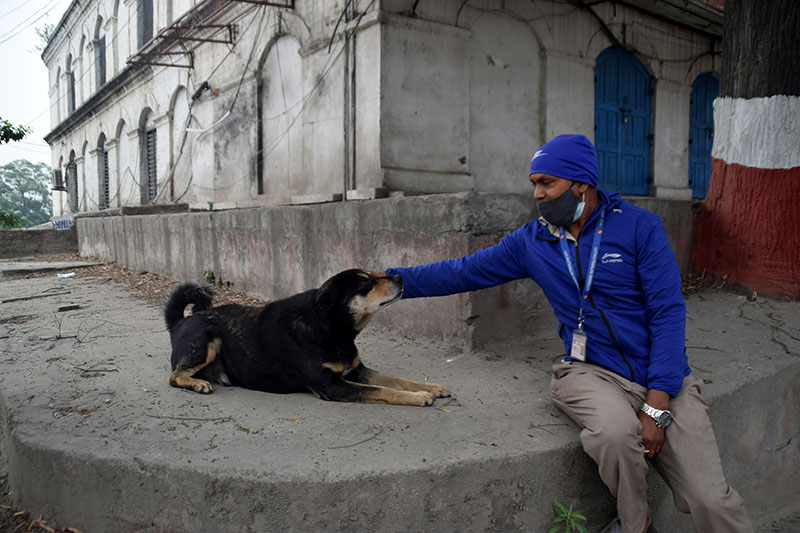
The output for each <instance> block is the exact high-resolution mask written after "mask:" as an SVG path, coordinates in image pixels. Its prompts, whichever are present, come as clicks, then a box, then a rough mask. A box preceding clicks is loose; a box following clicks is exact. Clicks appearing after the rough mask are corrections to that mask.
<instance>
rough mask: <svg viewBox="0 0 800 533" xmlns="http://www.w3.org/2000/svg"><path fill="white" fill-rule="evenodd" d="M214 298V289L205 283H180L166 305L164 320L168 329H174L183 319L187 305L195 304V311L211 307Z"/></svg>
mask: <svg viewBox="0 0 800 533" xmlns="http://www.w3.org/2000/svg"><path fill="white" fill-rule="evenodd" d="M213 299H214V290H213V289H212V288H211V287H208V286H205V285H197V284H195V283H184V284H182V285H178V286H177V287H176V288H175V289H174V290H173V291H172V294H170V295H169V299H168V300H167V303H166V304H165V305H164V320H165V321H166V322H167V330H168V331H170V332H171V331H172V328H174V327H175V324H177V323H178V322H179V321H180V320H181V319H183V312H184V311H185V310H186V306H187V305H189V304H194V309H193V312H195V313H196V312H197V311H204V310H206V309H211V300H213Z"/></svg>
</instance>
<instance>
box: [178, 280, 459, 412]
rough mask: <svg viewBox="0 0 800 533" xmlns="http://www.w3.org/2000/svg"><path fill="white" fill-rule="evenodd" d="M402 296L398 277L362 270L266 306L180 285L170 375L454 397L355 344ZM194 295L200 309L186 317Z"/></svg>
mask: <svg viewBox="0 0 800 533" xmlns="http://www.w3.org/2000/svg"><path fill="white" fill-rule="evenodd" d="M402 295H403V282H402V279H401V278H400V276H380V277H379V276H375V275H373V274H372V273H370V272H368V271H365V270H358V269H352V270H345V271H344V272H340V273H339V274H336V275H335V276H333V277H332V278H330V279H328V280H327V281H326V282H325V283H323V284H322V286H321V287H320V288H318V289H312V290H309V291H306V292H302V293H300V294H296V295H294V296H291V297H289V298H286V299H283V300H278V301H275V302H270V303H268V304H266V305H264V306H258V307H252V306H243V305H238V304H230V305H223V306H220V307H212V305H211V302H212V300H213V296H214V292H213V290H212V289H211V288H210V287H207V286H202V285H197V284H193V283H187V284H183V285H180V286H178V287H177V288H175V290H173V291H172V294H171V295H170V297H169V299H168V300H167V302H166V305H165V307H164V318H165V321H166V323H167V330H168V331H169V334H170V341H171V343H172V356H171V365H172V373H171V374H170V376H169V384H170V385H172V386H174V387H181V388H185V389H190V390H193V391H195V392H199V393H204V394H208V393H211V392H213V390H214V389H213V386H212V383H218V384H222V385H236V386H240V387H244V388H247V389H254V390H259V391H265V392H272V393H279V394H288V393H295V392H303V391H310V392H312V393H313V394H314V395H315V396H316V397H317V398H320V399H323V400H334V401H343V402H362V403H388V404H395V405H419V406H425V405H431V404H432V403H433V401H434V398H442V397H447V396H450V391H449V390H448V388H447V387H445V386H444V385H438V384H434V383H421V382H418V381H412V380H410V379H405V378H401V377H394V376H389V375H386V374H382V373H380V372H377V371H375V370H372V369H369V368H367V367H366V366H364V363H363V362H362V361H361V358H360V357H359V355H358V349H357V348H356V345H355V338H356V336H357V335H358V334H359V333H360V332H361V331H362V330H363V329H364V327H365V326H366V325H367V323H368V322H369V320H370V318H372V316H373V315H374V314H375V312H377V311H378V310H379V309H381V308H382V307H386V306H387V305H389V304H391V303H393V302H395V301H397V300H398V299H400V297H401V296H402ZM189 304H193V306H194V307H193V309H192V314H191V315H189V316H184V313H185V310H186V307H187V306H188V305H189Z"/></svg>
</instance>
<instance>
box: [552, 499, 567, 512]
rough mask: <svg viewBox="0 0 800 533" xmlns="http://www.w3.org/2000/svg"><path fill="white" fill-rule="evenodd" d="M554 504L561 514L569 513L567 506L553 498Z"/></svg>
mask: <svg viewBox="0 0 800 533" xmlns="http://www.w3.org/2000/svg"><path fill="white" fill-rule="evenodd" d="M553 505H554V506H555V508H556V511H557V512H559V513H561V514H569V513H568V512H567V509H566V507H564V506H563V505H561V503H560V502H559V501H558V500H553Z"/></svg>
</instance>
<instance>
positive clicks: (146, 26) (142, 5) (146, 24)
mask: <svg viewBox="0 0 800 533" xmlns="http://www.w3.org/2000/svg"><path fill="white" fill-rule="evenodd" d="M136 10H137V15H138V16H137V18H138V19H139V48H141V47H142V46H144V45H145V44H147V42H148V41H149V40H150V39H152V38H153V0H139V1H138V4H137V6H136Z"/></svg>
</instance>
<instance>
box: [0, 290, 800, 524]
mask: <svg viewBox="0 0 800 533" xmlns="http://www.w3.org/2000/svg"><path fill="white" fill-rule="evenodd" d="M65 291H69V293H66V294H63V293H64V292H65ZM47 293H62V294H54V295H53V296H47V297H38V298H34V299H29V300H17V301H13V302H9V303H4V304H0V371H1V374H0V376H1V377H0V402H1V403H2V405H0V444H2V446H0V451H2V456H1V458H2V461H3V466H4V468H5V469H6V470H7V472H8V486H9V490H10V493H11V497H12V500H13V501H14V503H15V504H16V505H17V506H18V507H19V508H21V509H24V510H26V511H29V512H31V513H32V514H33V515H38V514H40V513H41V514H43V515H44V516H45V517H47V518H48V519H49V520H54V521H56V522H58V523H61V524H63V525H68V526H72V527H75V528H78V529H80V530H82V531H111V530H113V531H433V530H439V531H546V530H547V529H549V526H550V525H551V521H552V518H553V513H552V510H551V505H552V501H553V500H556V499H557V500H559V501H561V502H574V503H575V505H576V506H577V507H578V508H580V509H581V510H583V511H584V513H585V514H586V515H587V516H588V517H589V525H590V526H591V530H593V531H596V530H597V529H598V528H599V527H600V526H601V525H602V524H603V523H605V522H606V521H607V520H608V519H610V518H611V516H612V515H613V513H614V502H613V499H612V498H611V496H610V495H609V494H608V491H607V490H606V489H605V488H604V487H603V485H602V483H601V482H600V480H599V477H598V476H597V473H596V467H595V466H594V464H593V463H592V462H591V460H590V459H588V458H587V457H586V456H585V455H584V454H583V452H582V450H581V447H580V441H579V437H578V430H577V427H576V426H575V425H574V424H573V423H572V422H571V421H570V420H569V419H568V418H566V417H565V416H564V415H563V414H561V413H560V412H559V411H558V410H557V409H556V408H555V407H553V406H552V404H551V403H550V400H549V393H548V383H549V379H550V376H549V374H548V370H549V368H550V364H551V362H552V361H553V359H555V358H556V357H557V356H558V355H559V354H561V353H563V347H562V345H561V343H560V341H558V340H557V339H555V333H554V331H555V329H554V320H553V319H552V317H551V316H550V314H549V313H542V314H541V315H537V316H535V317H534V318H533V320H532V323H531V329H530V332H531V334H532V336H531V337H530V338H529V339H527V340H524V341H520V342H516V343H515V344H513V345H494V346H492V347H491V349H489V350H484V351H481V352H470V353H459V352H458V351H457V350H455V349H452V348H450V347H448V346H442V345H437V344H435V343H432V342H430V341H429V340H426V339H423V338H413V337H412V336H410V335H409V333H410V332H408V331H396V330H385V329H380V328H378V327H373V328H370V327H368V328H367V330H366V331H365V333H364V334H363V335H362V336H361V337H359V343H358V344H359V347H360V349H361V354H362V359H363V360H364V361H365V362H367V363H368V364H369V365H370V366H373V367H375V368H377V369H379V370H382V371H385V372H389V373H396V374H399V375H403V376H407V377H411V378H415V379H427V380H430V381H435V382H440V383H445V384H447V385H449V386H450V388H451V389H452V391H453V393H454V397H453V398H450V399H440V400H437V401H436V403H435V404H434V406H432V407H427V408H421V407H398V406H382V405H360V404H342V403H333V402H324V401H320V400H317V399H316V398H314V397H313V396H312V395H311V394H296V395H289V396H280V395H271V394H265V393H259V392H253V391H246V390H242V389H238V388H224V387H218V388H217V389H216V391H215V392H214V393H213V394H211V395H208V396H202V395H199V394H196V393H191V392H184V391H181V390H178V389H174V388H171V387H169V386H168V385H167V376H168V373H169V360H168V358H169V338H168V335H167V333H166V331H165V327H164V324H163V320H162V318H161V312H160V309H158V308H157V307H156V306H152V305H148V304H146V303H143V302H142V301H141V300H137V299H135V298H134V297H133V296H132V295H131V294H130V293H129V292H128V291H127V290H126V289H125V288H122V287H120V286H116V285H110V284H108V283H107V282H106V281H105V280H103V279H98V278H91V277H82V276H80V275H78V276H76V277H75V278H72V279H56V278H55V277H53V278H50V277H47V278H38V279H31V280H2V278H0V300H4V299H9V298H19V297H25V296H38V295H43V294H47ZM71 304H77V305H79V306H80V308H79V309H76V310H73V311H68V312H63V313H62V312H55V310H56V309H57V308H59V307H63V306H67V305H71ZM403 305H405V302H399V303H397V304H395V305H394V306H392V307H390V308H388V309H386V310H385V311H382V313H385V314H387V315H391V313H395V312H398V309H399V308H400V306H403ZM688 309H689V311H688V313H689V321H688V325H689V330H688V345H689V346H690V349H689V351H690V359H691V363H692V366H693V369H694V371H695V372H697V374H698V375H699V376H701V377H702V378H704V379H705V380H706V381H707V385H706V387H705V389H704V395H705V396H706V398H707V399H708V400H709V402H710V406H711V415H712V419H713V421H714V424H715V431H716V434H717V438H718V441H719V445H720V448H721V453H722V458H723V463H724V465H725V469H726V473H727V475H728V477H729V481H730V482H731V484H732V485H733V486H735V487H736V488H737V490H739V492H740V493H741V494H742V495H743V496H744V498H745V500H746V502H747V506H748V509H749V511H750V513H751V516H752V517H753V519H754V521H755V522H756V523H757V524H760V525H759V527H760V528H761V529H759V530H767V529H764V528H765V527H767V526H765V525H764V524H767V523H769V520H770V519H771V518H773V517H775V516H781V514H783V513H791V512H792V511H794V510H795V509H796V507H795V506H796V504H797V502H796V500H797V495H798V494H800V477H798V476H797V475H796V472H797V470H798V467H800V407H798V406H800V358H799V357H798V355H800V333H799V332H800V304H798V302H782V301H776V300H769V299H762V298H758V299H757V300H756V301H748V300H747V299H745V298H744V297H742V296H738V295H736V294H732V293H729V292H717V291H707V292H704V293H700V294H696V295H693V296H690V297H689V298H688ZM650 485H651V493H650V502H651V506H652V508H653V511H654V524H655V526H656V527H657V528H658V530H659V531H662V532H664V531H692V530H693V528H692V526H691V521H690V520H689V519H688V518H687V517H686V516H683V515H680V514H679V513H678V512H677V511H676V509H675V507H674V505H673V504H672V501H671V498H670V496H669V492H668V491H667V489H666V488H665V486H664V484H663V483H662V482H661V481H660V478H659V477H658V476H657V474H655V473H654V472H651V484H650ZM770 527H771V526H770ZM789 527H791V526H789ZM768 530H770V531H790V529H768Z"/></svg>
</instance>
